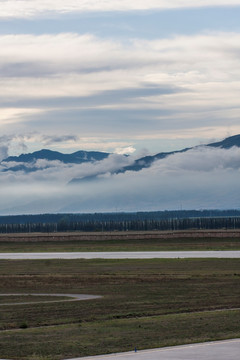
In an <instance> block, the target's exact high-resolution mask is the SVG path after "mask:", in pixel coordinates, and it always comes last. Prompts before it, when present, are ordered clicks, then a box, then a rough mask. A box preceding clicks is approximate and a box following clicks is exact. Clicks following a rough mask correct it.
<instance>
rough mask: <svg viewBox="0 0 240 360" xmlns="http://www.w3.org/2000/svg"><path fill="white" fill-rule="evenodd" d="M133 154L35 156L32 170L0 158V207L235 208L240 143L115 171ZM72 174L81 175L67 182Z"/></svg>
mask: <svg viewBox="0 0 240 360" xmlns="http://www.w3.org/2000/svg"><path fill="white" fill-rule="evenodd" d="M134 160H135V159H134V158H133V157H131V156H128V157H126V156H123V155H116V154H112V155H110V156H109V157H108V158H106V159H104V160H102V161H95V162H88V163H82V164H64V163H62V162H61V161H47V160H44V159H40V160H36V162H35V163H34V164H32V163H29V164H27V166H29V168H30V167H31V166H34V171H32V172H27V171H21V170H20V171H13V170H8V169H12V168H14V166H19V165H23V164H21V163H19V162H15V163H13V162H2V163H1V168H0V170H1V171H0V181H1V184H3V186H2V190H1V191H0V192H1V193H0V196H1V199H2V200H3V201H2V203H1V208H0V211H1V213H6V212H7V213H13V214H14V213H22V212H23V213H26V212H27V213H39V212H41V213H44V212H95V211H101V212H103V211H116V210H118V211H120V210H121V211H137V210H139V209H141V210H164V209H169V210H170V209H179V208H185V209H200V208H223V209H224V208H239V201H240V196H238V194H240V191H239V190H240V185H239V184H240V183H239V175H240V148H239V147H236V146H234V147H231V148H230V149H224V148H221V147H220V148H219V147H208V146H200V147H196V148H193V149H190V150H188V151H186V152H182V153H175V154H171V155H169V156H167V157H166V158H164V159H161V160H156V161H154V162H153V163H152V165H151V166H150V167H148V168H144V169H142V170H141V171H137V172H135V171H126V172H125V173H118V170H119V169H121V168H123V167H125V166H128V165H131V164H133V162H134ZM25 165H26V164H25ZM73 178H84V179H85V180H84V181H81V182H77V183H73V184H71V183H70V184H69V182H70V181H71V179H73ZM3 189H5V190H4V191H3ZM6 189H8V191H7V192H6ZM63 204H64V205H63Z"/></svg>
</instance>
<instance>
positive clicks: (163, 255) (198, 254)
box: [0, 251, 240, 260]
mask: <svg viewBox="0 0 240 360" xmlns="http://www.w3.org/2000/svg"><path fill="white" fill-rule="evenodd" d="M154 258H157V259H186V258H227V259H239V258H240V251H135V252H133V251H121V252H52V253H50V252H40V253H33V252H32V253H0V260H4V259H5V260H34V259H154Z"/></svg>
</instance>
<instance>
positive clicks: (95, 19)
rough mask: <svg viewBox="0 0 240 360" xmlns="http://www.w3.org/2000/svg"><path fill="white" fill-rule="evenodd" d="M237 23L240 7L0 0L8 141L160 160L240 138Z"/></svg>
mask: <svg viewBox="0 0 240 360" xmlns="http://www.w3.org/2000/svg"><path fill="white" fill-rule="evenodd" d="M239 18H240V0H191V1H190V0H171V1H169V0H133V1H129V0H81V1H76V0H68V1H62V0H48V1H43V0H7V1H4V0H1V1H0V49H1V51H0V75H1V77H0V82H1V83H0V106H1V111H0V130H1V138H2V139H3V140H2V145H4V146H5V147H7V149H8V152H9V154H11V155H12V154H19V153H21V152H23V151H24V152H26V151H29V152H30V151H33V150H38V149H41V148H50V149H55V150H60V151H64V152H71V151H74V150H78V149H86V150H93V149H95V150H103V151H109V152H110V151H111V152H112V151H115V152H124V151H125V152H128V153H131V152H133V151H134V149H136V150H137V151H141V150H142V149H147V150H148V151H149V152H150V153H154V152H158V151H163V150H173V149H179V148H181V147H184V146H189V145H196V144H200V143H207V142H209V141H210V140H211V141H212V140H213V139H221V138H224V137H227V136H229V135H234V134H237V133H240V123H239V97H240V82H239V79H240V76H239V75H240V62H239V55H240V22H239ZM4 137H5V143H4V144H3V142H4Z"/></svg>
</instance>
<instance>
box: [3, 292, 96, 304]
mask: <svg viewBox="0 0 240 360" xmlns="http://www.w3.org/2000/svg"><path fill="white" fill-rule="evenodd" d="M0 296H2V297H4V296H54V297H56V298H58V297H68V298H69V299H65V300H44V301H34V302H30V301H25V302H17V303H11V302H8V303H3V304H2V303H0V306H8V305H28V304H30V305H34V304H43V303H44V304H46V303H53V302H66V301H84V300H93V299H100V298H101V297H102V296H99V295H87V294H54V293H52V294H49V293H38V294H32V293H14V294H13V293H6V294H0Z"/></svg>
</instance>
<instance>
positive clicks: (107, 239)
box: [0, 230, 240, 253]
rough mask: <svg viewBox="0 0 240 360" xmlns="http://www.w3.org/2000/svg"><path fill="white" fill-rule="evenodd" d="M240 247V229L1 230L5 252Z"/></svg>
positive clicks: (0, 241) (0, 244)
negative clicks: (5, 232) (15, 232)
mask: <svg viewBox="0 0 240 360" xmlns="http://www.w3.org/2000/svg"><path fill="white" fill-rule="evenodd" d="M181 250H182V251H188V250H189V251H193V250H196V251H197V250H203V251H204V250H205V251H208V250H240V231H239V230H214V231H213V230H211V231H208V230H196V231H193V230H189V231H151V232H149V231H148V232H147V231H142V232H137V231H136V232H133V231H132V232H99V233H91V232H89V233H84V232H72V233H71V232H69V233H41V234H40V233H27V234H1V235H0V253H4V252H65V251H66V252H81V251H86V252H93V251H106V252H107V251H181Z"/></svg>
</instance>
